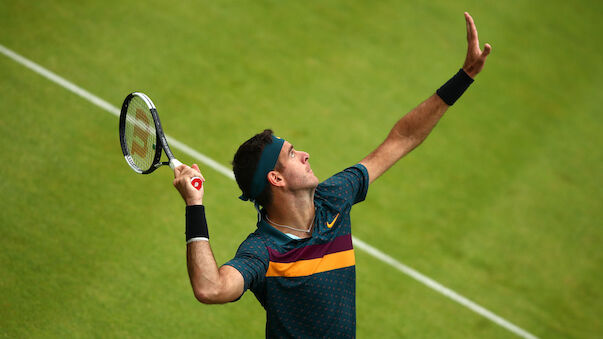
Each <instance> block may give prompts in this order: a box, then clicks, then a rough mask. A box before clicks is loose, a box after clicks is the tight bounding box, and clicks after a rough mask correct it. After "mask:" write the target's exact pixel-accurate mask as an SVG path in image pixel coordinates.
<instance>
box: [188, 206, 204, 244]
mask: <svg viewBox="0 0 603 339" xmlns="http://www.w3.org/2000/svg"><path fill="white" fill-rule="evenodd" d="M193 239H197V240H209V232H208V230H207V221H206V220H205V206H203V205H194V206H186V242H187V243H189V242H190V241H191V240H193Z"/></svg>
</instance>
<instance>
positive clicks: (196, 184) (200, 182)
mask: <svg viewBox="0 0 603 339" xmlns="http://www.w3.org/2000/svg"><path fill="white" fill-rule="evenodd" d="M191 185H193V187H194V188H196V189H197V191H198V190H200V189H201V188H202V187H203V179H201V178H199V177H192V178H191Z"/></svg>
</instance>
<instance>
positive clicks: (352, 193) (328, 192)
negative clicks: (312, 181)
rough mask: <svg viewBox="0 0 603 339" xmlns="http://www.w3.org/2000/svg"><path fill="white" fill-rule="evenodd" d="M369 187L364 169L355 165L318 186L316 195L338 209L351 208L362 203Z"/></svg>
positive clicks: (366, 172) (359, 165) (360, 165)
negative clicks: (333, 204)
mask: <svg viewBox="0 0 603 339" xmlns="http://www.w3.org/2000/svg"><path fill="white" fill-rule="evenodd" d="M368 186H369V176H368V171H367V170H366V167H364V165H362V164H357V165H355V166H352V167H348V168H346V169H345V170H343V171H341V172H339V173H337V174H335V175H334V176H332V177H330V178H329V179H327V180H325V181H324V182H323V183H321V184H320V185H318V188H317V193H318V194H319V195H320V197H322V198H327V199H328V200H329V201H331V202H334V203H335V204H337V205H340V206H337V207H338V208H342V207H344V206H343V205H347V206H352V205H354V204H357V203H359V202H361V201H364V199H365V198H366V194H367V191H368Z"/></svg>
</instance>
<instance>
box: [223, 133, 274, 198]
mask: <svg viewBox="0 0 603 339" xmlns="http://www.w3.org/2000/svg"><path fill="white" fill-rule="evenodd" d="M272 133H273V132H272V130H271V129H265V130H264V131H263V132H262V133H258V134H256V135H254V136H253V137H251V139H249V140H247V141H245V142H244V143H243V144H242V145H241V146H240V147H239V149H238V150H237V152H236V153H235V155H234V159H233V160H232V171H233V172H234V175H235V178H236V180H237V184H238V185H239V188H240V189H241V191H242V192H243V193H244V194H245V195H247V196H248V195H249V191H250V190H251V181H252V180H253V174H254V172H255V169H256V167H257V165H258V163H259V162H260V157H261V155H262V151H263V150H264V147H265V146H266V145H267V144H270V143H272ZM279 166H280V165H279V163H278V161H277V163H276V168H277V169H278V168H279ZM255 202H257V203H258V204H259V205H261V206H264V207H266V205H268V204H270V203H271V202H272V191H271V190H270V185H266V187H265V188H264V190H263V191H262V193H260V195H258V196H257V198H256V199H255Z"/></svg>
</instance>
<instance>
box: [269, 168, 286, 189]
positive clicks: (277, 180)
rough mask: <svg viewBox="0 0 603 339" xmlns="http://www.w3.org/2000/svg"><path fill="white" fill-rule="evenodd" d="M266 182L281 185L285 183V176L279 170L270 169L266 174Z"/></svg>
mask: <svg viewBox="0 0 603 339" xmlns="http://www.w3.org/2000/svg"><path fill="white" fill-rule="evenodd" d="M267 179H268V182H269V183H270V185H273V186H277V187H278V186H283V185H284V184H285V178H283V176H282V175H281V173H280V172H279V171H270V172H268V176H267Z"/></svg>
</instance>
